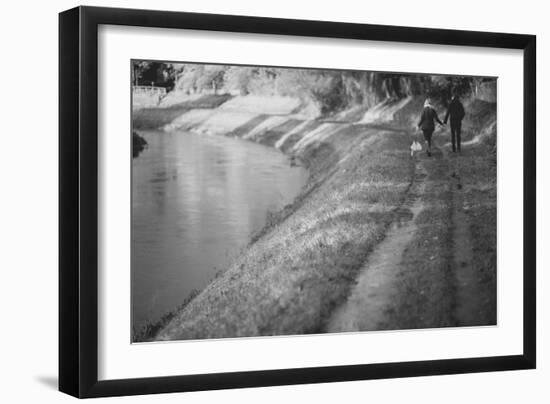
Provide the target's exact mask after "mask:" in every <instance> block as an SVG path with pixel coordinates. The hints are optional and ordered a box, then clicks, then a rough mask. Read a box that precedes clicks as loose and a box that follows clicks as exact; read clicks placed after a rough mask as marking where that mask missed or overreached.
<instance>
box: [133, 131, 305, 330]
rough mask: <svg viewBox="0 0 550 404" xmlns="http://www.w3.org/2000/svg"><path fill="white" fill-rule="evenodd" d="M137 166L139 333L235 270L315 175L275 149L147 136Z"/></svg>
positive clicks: (184, 136)
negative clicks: (255, 238)
mask: <svg viewBox="0 0 550 404" xmlns="http://www.w3.org/2000/svg"><path fill="white" fill-rule="evenodd" d="M140 135H141V136H143V137H144V138H145V140H146V141H147V143H148V147H147V149H145V150H144V151H143V152H142V153H141V154H140V155H139V156H138V157H136V158H134V159H133V160H132V323H133V324H132V325H133V327H134V329H136V330H139V329H140V328H141V327H142V326H143V325H144V324H146V323H147V322H150V323H154V322H156V321H158V320H159V319H160V317H162V315H163V314H165V313H167V312H169V311H171V310H173V309H175V308H176V307H177V306H179V305H180V304H181V303H182V302H183V301H184V300H185V298H186V297H187V296H189V294H190V292H191V291H193V289H196V290H201V289H203V288H204V287H205V286H206V285H207V284H208V283H209V282H210V281H211V280H212V279H213V278H214V277H215V275H216V272H218V271H221V270H224V269H225V268H227V267H228V265H229V264H230V263H231V261H232V260H233V259H234V258H235V256H236V255H237V254H238V253H239V252H240V251H241V250H242V249H243V247H245V246H246V245H247V243H248V241H249V240H250V237H251V235H252V234H253V233H254V232H256V231H258V230H259V229H261V228H262V227H263V226H264V224H265V222H266V217H267V215H268V213H269V212H275V211H278V210H280V209H281V208H282V207H284V206H285V205H286V204H288V203H291V202H292V200H293V199H294V198H295V197H296V196H297V195H298V193H299V192H300V189H301V188H302V186H303V185H304V184H305V182H306V180H307V175H308V174H307V171H306V170H305V169H304V168H302V167H291V166H290V164H289V161H288V158H287V157H286V156H285V155H283V154H282V153H280V152H279V151H277V150H276V149H274V148H270V147H266V146H262V145H259V144H256V143H252V142H248V141H244V140H241V139H235V138H228V137H224V136H209V135H199V134H195V133H191V132H181V131H179V132H178V131H176V132H170V133H166V132H160V131H140Z"/></svg>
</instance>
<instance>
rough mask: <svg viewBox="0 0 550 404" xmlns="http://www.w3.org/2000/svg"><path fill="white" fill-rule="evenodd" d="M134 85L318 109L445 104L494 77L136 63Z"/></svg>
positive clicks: (465, 94)
mask: <svg viewBox="0 0 550 404" xmlns="http://www.w3.org/2000/svg"><path fill="white" fill-rule="evenodd" d="M132 80H133V83H134V85H157V86H163V87H165V88H166V89H167V90H168V91H174V90H176V91H181V92H184V93H187V94H194V93H206V92H208V93H219V94H223V93H231V94H239V95H248V94H258V95H281V96H292V97H297V98H301V99H304V100H305V99H307V100H308V101H311V102H314V103H315V104H317V106H318V107H319V109H320V111H321V112H322V113H330V112H334V111H338V110H341V109H344V108H349V107H353V106H356V105H366V106H372V105H374V104H376V103H378V102H380V101H382V100H385V99H399V98H403V97H407V96H414V95H426V96H429V97H431V98H433V99H434V101H436V102H437V101H439V102H441V103H443V104H446V103H447V101H448V100H449V99H450V98H451V95H452V94H453V93H455V92H456V93H457V94H458V95H460V96H467V95H469V94H472V93H474V94H475V93H476V92H477V90H478V88H479V87H480V86H481V85H482V84H483V83H485V82H487V81H491V80H494V79H491V78H483V77H472V76H443V75H423V74H408V73H385V72H369V71H353V70H324V69H299V68H279V67H259V66H234V65H212V64H195V63H163V62H148V61H134V63H133V68H132Z"/></svg>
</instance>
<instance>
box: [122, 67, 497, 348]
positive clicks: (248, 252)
mask: <svg viewBox="0 0 550 404" xmlns="http://www.w3.org/2000/svg"><path fill="white" fill-rule="evenodd" d="M497 81H498V77H482V76H470V75H468V76H459V75H445V74H441V73H438V74H435V73H430V72H425V73H423V72H384V71H363V70H358V71H356V70H329V69H323V68H310V67H308V68H303V67H300V66H297V67H287V66H281V67H279V66H253V65H223V64H214V63H212V64H205V63H194V62H193V61H170V60H132V61H131V62H130V69H129V74H128V82H129V84H130V86H131V88H132V91H131V95H132V96H131V110H132V114H131V121H132V122H131V133H128V134H125V133H121V134H120V136H131V144H132V158H131V163H130V164H131V302H129V307H130V310H131V322H132V325H131V328H132V329H131V330H129V331H130V333H131V341H132V342H133V343H144V342H158V341H181V340H203V339H220V338H242V337H271V336H289V335H292V336H299V335H306V334H326V333H357V332H375V331H394V332H399V331H403V330H410V329H427V330H429V329H440V328H445V327H473V326H475V327H482V326H496V325H497V309H498V307H497V275H498V272H497V142H498V135H497V133H498V132H497V129H498V128H497Z"/></svg>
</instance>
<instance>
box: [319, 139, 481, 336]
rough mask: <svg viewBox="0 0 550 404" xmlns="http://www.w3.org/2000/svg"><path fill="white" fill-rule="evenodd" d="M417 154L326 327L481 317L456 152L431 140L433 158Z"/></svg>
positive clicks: (455, 322)
mask: <svg viewBox="0 0 550 404" xmlns="http://www.w3.org/2000/svg"><path fill="white" fill-rule="evenodd" d="M415 158H416V159H417V160H416V164H415V174H414V179H413V182H412V184H411V187H410V188H409V192H408V195H407V198H406V200H405V202H404V204H403V205H402V207H401V208H400V209H399V210H398V211H397V212H395V213H396V215H395V217H396V218H395V220H394V222H393V223H392V224H391V226H390V227H389V229H388V232H387V234H386V237H385V238H384V239H383V241H382V242H380V243H379V244H378V245H377V246H376V248H375V249H374V250H373V251H372V253H371V254H370V255H369V256H368V258H367V261H366V262H365V264H364V266H363V268H362V269H361V270H360V272H359V276H358V278H357V279H356V285H355V286H354V287H353V288H352V291H351V293H350V295H349V297H348V299H347V300H346V301H345V302H344V303H343V304H342V305H341V306H339V307H338V308H337V309H335V310H334V311H333V313H332V315H331V317H330V318H329V320H328V322H327V326H326V331H327V332H344V331H369V330H382V329H386V330H387V329H404V328H434V327H442V326H464V325H479V324H487V323H486V320H485V318H484V316H483V313H482V312H483V310H484V307H483V298H484V290H483V286H482V283H481V280H480V279H481V278H480V274H479V273H478V272H477V270H476V268H475V266H474V265H473V257H474V249H473V246H472V242H471V230H470V219H469V217H468V215H467V214H466V212H465V209H464V205H465V203H464V195H463V184H462V182H461V176H460V175H461V169H460V160H459V159H460V158H461V157H460V156H458V157H457V156H455V155H452V156H450V155H448V153H446V152H445V150H444V148H436V149H435V150H434V156H433V157H432V158H431V159H428V158H426V157H424V155H423V154H421V155H418V156H417V157H415ZM420 215H422V216H421V217H420V218H419V216H420ZM430 218H431V221H430ZM438 218H439V219H440V220H438ZM446 220H447V221H446Z"/></svg>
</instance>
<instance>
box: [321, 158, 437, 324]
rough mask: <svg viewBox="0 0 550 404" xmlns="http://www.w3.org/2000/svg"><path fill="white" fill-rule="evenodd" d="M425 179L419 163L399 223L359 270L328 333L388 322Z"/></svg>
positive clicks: (424, 173)
mask: <svg viewBox="0 0 550 404" xmlns="http://www.w3.org/2000/svg"><path fill="white" fill-rule="evenodd" d="M425 177H426V172H425V169H424V167H423V165H422V164H420V162H419V161H417V162H416V165H415V175H414V179H413V182H412V184H411V187H410V188H409V192H408V195H407V198H406V200H405V203H404V204H403V205H402V206H401V207H400V208H399V209H398V210H397V211H396V212H395V213H396V220H395V221H394V222H393V223H392V224H391V226H390V228H389V230H388V232H387V234H386V237H385V238H384V240H383V241H382V242H381V243H380V244H379V245H378V246H377V248H376V249H375V250H374V251H373V252H372V253H371V254H370V256H369V258H368V259H367V262H366V263H365V265H364V266H363V268H362V269H361V270H360V272H359V277H358V279H357V285H356V286H355V287H354V288H353V290H352V292H351V295H350V296H349V298H348V300H347V301H346V302H345V303H344V304H343V305H342V306H340V307H339V308H338V309H336V311H335V312H334V313H333V315H332V317H331V318H330V321H329V323H328V326H327V332H342V331H361V330H377V329H380V328H382V324H383V323H385V322H386V315H385V313H386V310H387V309H388V308H389V307H391V305H392V302H393V301H394V299H395V297H396V296H395V293H396V289H395V288H394V287H393V285H394V283H395V282H397V278H398V277H399V274H400V272H401V270H402V266H401V260H402V255H403V252H404V251H405V248H406V247H407V245H408V244H409V243H410V241H411V240H412V238H413V236H414V234H415V232H416V231H417V227H416V224H415V218H416V217H417V216H418V214H419V213H420V212H421V211H422V209H423V208H424V206H423V203H422V199H421V195H422V194H423V193H424V178H425Z"/></svg>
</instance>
